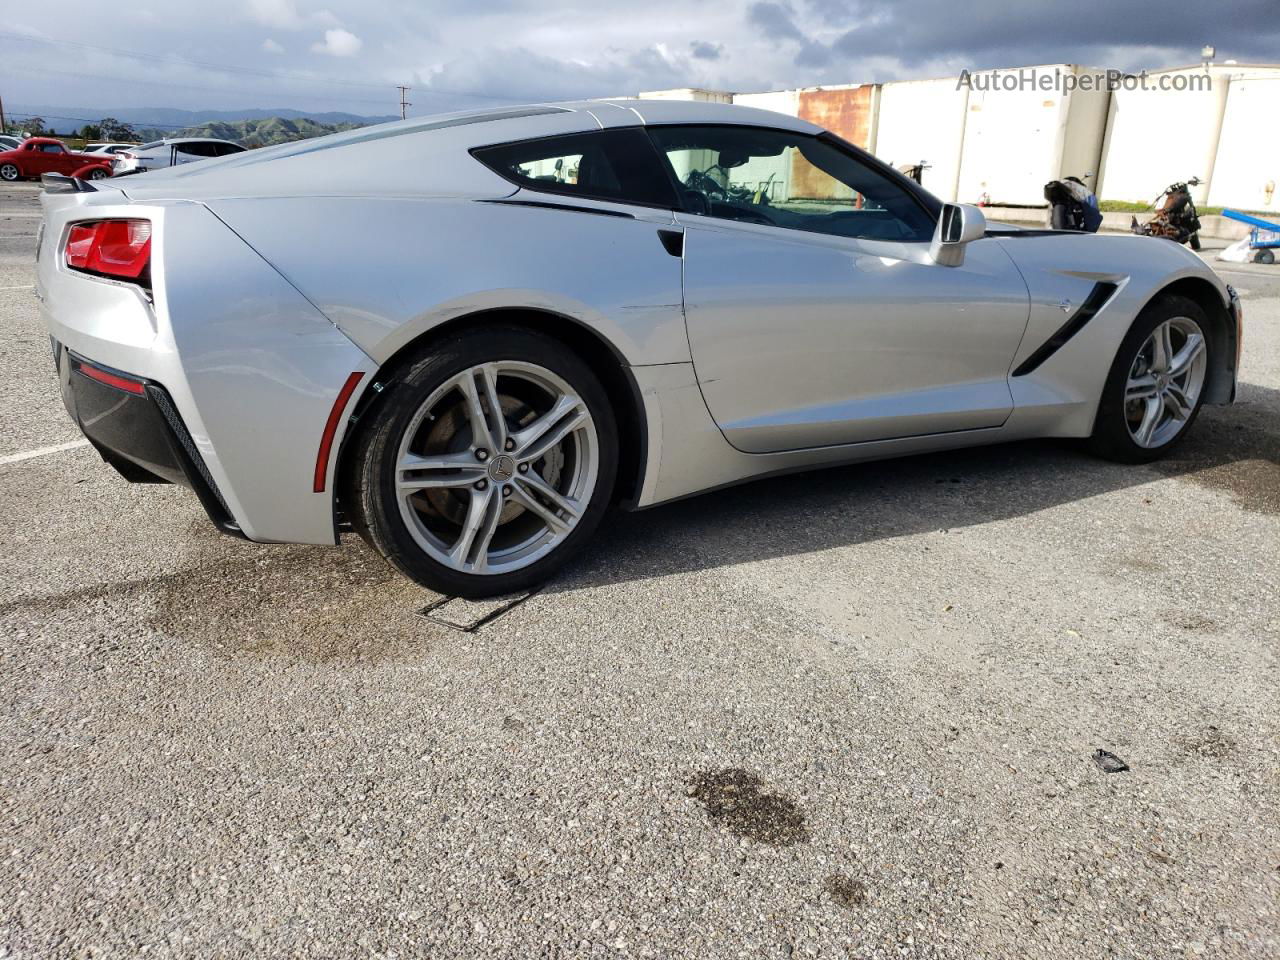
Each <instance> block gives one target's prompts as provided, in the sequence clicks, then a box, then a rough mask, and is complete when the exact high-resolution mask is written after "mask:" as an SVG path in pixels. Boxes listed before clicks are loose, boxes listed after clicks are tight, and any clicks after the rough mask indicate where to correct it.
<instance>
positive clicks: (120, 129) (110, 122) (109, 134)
mask: <svg viewBox="0 0 1280 960" xmlns="http://www.w3.org/2000/svg"><path fill="white" fill-rule="evenodd" d="M98 129H99V130H100V131H101V136H102V138H103V139H104V140H136V139H138V136H137V134H135V133H134V132H133V125H132V124H129V123H121V122H120V121H119V120H117V119H116V118H115V117H103V118H102V120H101V121H100V122H99V123H98Z"/></svg>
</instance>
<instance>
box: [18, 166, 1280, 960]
mask: <svg viewBox="0 0 1280 960" xmlns="http://www.w3.org/2000/svg"><path fill="white" fill-rule="evenodd" d="M34 197H35V190H34V187H32V186H29V185H28V186H20V187H6V188H4V189H3V190H0V329H2V330H3V336H0V360H2V361H3V363H4V369H5V370H6V371H8V373H9V384H8V390H7V392H6V402H5V404H4V407H3V410H2V411H0V422H2V423H3V431H0V459H3V458H4V457H6V456H9V455H13V454H15V453H20V452H23V451H27V450H30V449H32V448H36V447H43V446H49V445H56V444H62V443H66V442H68V441H73V440H75V439H76V438H77V433H76V431H75V429H74V428H73V427H72V426H71V424H70V423H69V421H68V420H67V418H66V415H65V413H64V412H63V410H62V409H61V406H60V403H59V401H58V399H57V395H56V384H55V382H54V377H53V373H52V370H51V365H50V361H49V356H48V344H47V340H46V338H45V334H44V332H43V330H42V328H41V327H40V325H39V322H38V319H37V315H36V310H35V303H34V299H33V297H32V295H31V290H30V284H31V283H32V279H33V268H32V257H31V252H32V247H33V244H34V234H35V230H36V226H37V224H38V219H37V218H36V211H37V207H36V205H35V202H34ZM1229 270H1230V273H1229V274H1228V279H1229V280H1230V282H1232V283H1234V284H1235V285H1236V286H1237V287H1239V288H1241V289H1242V290H1243V291H1244V296H1245V301H1246V310H1247V322H1248V339H1247V344H1246V352H1245V361H1244V367H1243V377H1242V379H1243V386H1242V388H1241V393H1240V402H1239V403H1238V404H1237V405H1236V406H1235V407H1232V408H1225V409H1222V408H1218V409H1210V410H1208V411H1206V413H1205V415H1204V416H1203V417H1202V419H1201V421H1200V423H1199V425H1198V426H1197V429H1196V433H1195V436H1194V437H1193V438H1191V442H1189V443H1188V444H1187V445H1186V446H1185V447H1184V448H1183V450H1182V451H1181V452H1180V454H1179V456H1178V458H1177V459H1176V460H1174V461H1171V462H1167V463H1163V464H1160V465H1156V466H1153V467H1146V468H1144V467H1122V466H1116V465H1113V464H1106V463H1101V462H1098V461H1095V460H1092V459H1090V458H1089V457H1087V456H1086V455H1085V454H1083V453H1082V452H1080V451H1079V450H1078V449H1077V448H1076V447H1075V446H1073V445H1071V444H1059V443H1025V444H1016V445H1011V446H1005V447H995V448H991V449H984V450H979V451H974V452H966V453H959V454H949V455H946V456H937V457H921V458H916V459H911V460H906V461H899V462H893V463H882V464H872V465H864V466H859V467H856V468H848V469H837V470H831V471H828V472H825V473H820V474H814V475H810V476H798V477H789V478H784V479H779V480H771V481H764V482H760V483H756V484H753V485H750V486H746V487H742V488H738V489H734V490H730V491H726V492H721V493H716V494H712V495H709V496H706V497H702V498H699V499H695V500H692V501H687V502H683V503H680V504H675V505H672V506H670V507H666V508H660V509H657V510H653V511H649V512H647V513H644V514H639V515H629V516H620V517H617V518H616V519H615V520H614V521H613V522H612V524H611V529H609V530H608V531H607V532H606V533H605V534H604V535H603V536H601V537H600V538H599V540H598V545H597V546H596V547H595V548H594V551H593V552H592V553H590V554H589V555H588V556H587V557H586V558H585V559H584V560H582V561H581V562H579V563H578V564H576V565H575V566H574V567H573V568H572V569H571V570H570V571H569V572H568V573H567V574H566V575H565V576H563V577H561V578H560V579H559V580H557V581H556V582H555V583H553V584H552V585H550V586H549V587H548V588H547V589H545V590H543V591H542V592H540V593H537V594H535V595H534V596H532V597H530V598H528V599H527V600H525V601H524V602H522V603H519V604H517V605H514V606H512V607H511V608H510V609H509V610H505V611H499V610H496V609H494V608H492V607H491V606H486V605H476V606H472V605H468V604H463V603H461V602H459V601H447V602H444V601H443V600H442V598H438V597H435V596H434V595H431V594H428V593H426V592H424V591H423V590H421V589H420V588H418V587H416V586H414V585H412V584H410V583H408V582H406V581H404V580H402V579H400V578H398V577H397V576H395V575H393V574H392V573H391V572H390V570H389V569H388V568H387V567H386V566H385V565H384V564H383V563H382V562H381V561H380V560H378V559H377V558H375V557H374V556H372V555H371V554H370V553H369V552H368V551H367V550H366V549H365V548H364V547H363V545H361V544H360V543H359V542H358V541H355V540H352V541H350V542H345V543H344V544H343V545H342V547H341V548H338V549H323V548H310V547H288V546H259V545H254V544H248V543H244V542H240V541H236V540H233V539H230V538H226V537H222V536H220V535H218V534H217V533H215V532H214V531H213V530H212V529H211V528H210V526H209V525H208V523H207V521H206V520H205V518H204V516H203V514H202V513H201V511H200V508H199V506H198V504H197V503H196V501H195V499H194V497H193V496H192V495H191V494H190V493H189V492H187V491H185V490H182V489H180V488H173V487H145V486H130V485H128V484H126V483H124V482H123V481H121V480H120V479H118V478H117V477H116V476H115V475H114V473H113V472H112V471H111V470H110V469H109V468H107V467H106V466H105V465H103V464H102V463H101V462H99V460H98V459H97V457H96V455H95V454H93V452H92V451H91V450H89V449H86V448H84V447H78V448H73V449H70V450H64V451H61V452H57V453H52V454H48V455H45V456H40V457H35V458H32V459H27V460H23V461H20V462H14V463H7V464H0V517H3V521H4V524H3V526H4V530H5V531H6V533H5V543H6V546H5V549H4V551H3V555H2V556H0V583H2V584H3V591H2V592H0V691H2V696H0V817H3V828H2V829H3V836H4V843H3V844H2V845H0V908H2V910H0V957H15V958H16V957H81V956H95V957H97V956H103V957H135V956H139V955H142V954H143V953H144V952H145V953H146V955H148V956H157V957H170V956H172V957H179V956H181V957H188V956H214V955H217V956H298V957H335V958H338V957H342V958H348V957H364V956H369V957H392V956H396V957H411V956H436V957H485V958H491V957H531V956H543V957H585V956H597V955H602V956H626V955H637V956H660V957H696V958H712V957H739V956H748V957H791V956H798V957H810V956H822V957H847V956H857V957H948V958H952V957H954V958H974V957H992V958H995V957H1008V958H1055V960H1056V958H1061V957H1067V956H1070V957H1073V958H1081V957H1129V958H1151V957H1158V956H1159V957H1163V956H1172V957H1178V956H1190V957H1199V956H1209V957H1251V958H1257V957H1267V956H1280V907H1278V906H1277V905H1278V904H1280V777H1278V771H1280V722H1278V721H1280V697H1278V696H1277V658H1276V645H1277V638H1278V637H1280V604H1278V603H1277V574H1276V571H1277V570H1280V427H1278V426H1277V415H1278V414H1280V268H1271V269H1269V270H1268V269H1267V268H1262V267H1255V266H1253V265H1247V266H1238V267H1237V266H1232V267H1230V268H1229ZM429 606H430V607H432V609H431V611H430V615H429V616H427V615H423V611H424V609H425V608H427V607H429ZM495 614H496V615H495ZM485 617H491V619H488V620H484V618H485ZM481 621H483V622H481ZM477 623H479V624H480V625H479V626H475V627H474V629H468V628H469V627H472V626H473V625H475V624H477ZM1098 749H1104V750H1107V751H1110V752H1111V753H1113V754H1115V755H1116V756H1118V757H1119V758H1121V759H1122V760H1123V762H1124V763H1126V764H1127V765H1128V767H1129V769H1128V770H1126V771H1123V772H1118V773H1105V772H1103V770H1102V769H1101V768H1100V767H1099V766H1098V765H1097V764H1096V763H1095V762H1094V759H1093V754H1094V752H1095V751H1096V750H1098Z"/></svg>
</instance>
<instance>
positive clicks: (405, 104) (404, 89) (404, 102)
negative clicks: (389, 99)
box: [396, 87, 413, 120]
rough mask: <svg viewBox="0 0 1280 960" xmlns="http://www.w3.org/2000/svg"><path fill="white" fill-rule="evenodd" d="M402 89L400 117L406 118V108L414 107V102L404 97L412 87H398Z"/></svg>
mask: <svg viewBox="0 0 1280 960" xmlns="http://www.w3.org/2000/svg"><path fill="white" fill-rule="evenodd" d="M396 89H397V90H399V91H400V119H401V120H403V119H404V108H405V107H412V106H413V104H412V103H410V102H409V101H408V100H406V99H405V98H404V95H405V94H406V93H408V92H409V91H410V90H412V89H413V88H412V87H396Z"/></svg>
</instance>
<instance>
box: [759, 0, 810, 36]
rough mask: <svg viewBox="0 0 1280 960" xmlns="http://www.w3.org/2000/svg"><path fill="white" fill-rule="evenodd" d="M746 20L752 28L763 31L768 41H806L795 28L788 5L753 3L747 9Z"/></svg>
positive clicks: (791, 10)
mask: <svg viewBox="0 0 1280 960" xmlns="http://www.w3.org/2000/svg"><path fill="white" fill-rule="evenodd" d="M747 20H748V22H750V23H751V25H752V26H755V27H759V28H760V29H761V30H763V31H764V37H765V39H768V40H799V41H800V42H802V43H804V42H807V41H808V39H809V38H808V37H806V36H805V35H804V34H803V33H802V32H801V30H800V28H799V27H797V26H796V21H795V10H794V9H793V8H792V6H791V5H790V4H789V3H772V2H763V3H753V4H752V5H751V6H750V7H748V8H747Z"/></svg>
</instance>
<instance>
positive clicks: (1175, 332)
mask: <svg viewBox="0 0 1280 960" xmlns="http://www.w3.org/2000/svg"><path fill="white" fill-rule="evenodd" d="M1209 329H1210V327H1209V320H1208V318H1207V317H1206V316H1205V313H1204V311H1203V310H1202V309H1201V308H1200V306H1199V304H1197V303H1195V302H1194V301H1192V300H1188V299H1187V298H1186V297H1177V296H1168V297H1162V298H1161V299H1159V300H1156V301H1155V302H1154V303H1152V304H1150V305H1149V306H1148V307H1147V308H1146V309H1145V310H1143V311H1142V313H1141V314H1139V316H1138V319H1137V320H1136V321H1135V322H1134V324H1133V326H1132V327H1131V328H1130V330H1129V333H1128V334H1127V335H1126V336H1125V338H1124V342H1123V343H1121V345H1120V350H1119V351H1118V352H1117V354H1116V358H1115V361H1114V362H1113V363H1112V365H1111V372H1110V373H1109V374H1108V376H1107V383H1106V386H1105V387H1104V388H1103V392H1102V402H1101V403H1100V404H1099V406H1098V417H1097V420H1096V421H1095V423H1094V430H1093V436H1092V437H1091V438H1090V444H1091V446H1092V448H1093V450H1094V452H1095V453H1097V454H1098V455H1100V456H1103V457H1106V458H1107V459H1109V460H1119V461H1121V462H1124V463H1146V462H1148V461H1151V460H1156V459H1158V458H1160V457H1162V456H1164V455H1165V454H1167V453H1168V452H1169V451H1170V450H1172V449H1173V448H1174V447H1175V446H1176V445H1177V444H1178V442H1180V441H1181V440H1182V438H1183V437H1184V436H1185V435H1186V433H1187V430H1188V429H1190V427H1191V424H1192V423H1194V422H1195V419H1196V416H1197V415H1198V414H1199V412H1200V406H1201V404H1202V403H1203V401H1204V386H1205V381H1206V379H1207V376H1208V371H1209V359H1210V350H1211V349H1212V343H1211V341H1210V338H1209V336H1208V331H1209Z"/></svg>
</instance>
